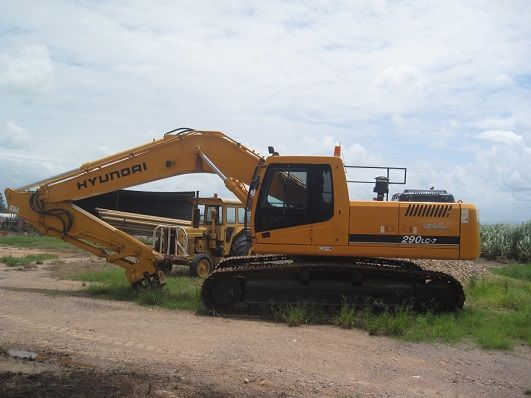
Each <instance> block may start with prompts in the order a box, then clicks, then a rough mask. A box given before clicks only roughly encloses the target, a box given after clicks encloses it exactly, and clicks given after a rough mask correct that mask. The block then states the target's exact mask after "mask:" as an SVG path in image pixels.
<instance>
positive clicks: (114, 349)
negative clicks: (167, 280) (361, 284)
mask: <svg viewBox="0 0 531 398" xmlns="http://www.w3.org/2000/svg"><path fill="white" fill-rule="evenodd" d="M22 252H23V251H22V250H20V249H11V248H5V247H4V248H0V255H2V256H3V255H8V254H13V255H21V254H27V253H26V252H27V250H26V252H25V253H22ZM60 254H61V260H60V261H59V264H58V265H51V264H50V263H45V264H43V265H38V266H35V267H29V268H26V269H23V270H19V269H15V268H9V267H6V266H4V265H3V264H0V396H2V397H4V396H6V397H27V396H42V397H63V396H64V397H100V396H106V397H119V396H120V397H121V396H128V397H129V396H131V397H145V396H153V397H192V396H194V397H195V396H199V397H240V396H243V397H247V396H249V397H251V396H252V397H288V396H301V397H322V396H330V397H365V396H377V397H515V396H516V397H518V396H524V395H525V394H526V391H528V389H529V388H530V387H531V383H530V381H529V380H530V377H529V376H530V374H531V372H530V371H531V366H530V364H531V349H529V347H527V346H520V347H518V348H517V349H516V350H514V351H512V352H500V351H484V350H479V349H477V348H474V347H473V346H471V345H470V344H460V345H457V346H448V345H442V344H426V343H407V342H403V341H399V340H394V339H390V338H386V337H381V336H369V335H368V334H367V333H365V332H362V331H359V330H343V329H340V328H337V327H333V326H303V327H297V328H289V327H288V326H286V325H284V324H276V323H272V322H266V321H260V320H252V319H235V318H217V317H204V316H197V315H195V314H193V313H190V312H185V311H168V310H163V309H153V308H148V307H142V306H139V305H137V304H134V303H129V302H118V301H107V300H101V299H95V298H91V297H89V296H88V295H87V294H86V293H84V292H83V283H82V282H78V281H70V280H64V279H60V277H61V276H64V275H66V274H67V273H69V272H70V271H71V270H87V269H95V268H98V267H100V266H101V262H100V260H98V259H96V258H87V257H81V256H79V255H76V256H74V257H70V256H68V255H66V254H65V253H60ZM51 262H54V260H52V261H51ZM55 262H57V261H55ZM52 269H53V271H54V272H53V273H52ZM12 349H19V350H29V351H32V352H34V353H36V354H37V357H36V358H35V359H33V360H28V359H19V358H13V357H12V356H10V355H8V350H12Z"/></svg>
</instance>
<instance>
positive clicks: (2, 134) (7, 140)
mask: <svg viewBox="0 0 531 398" xmlns="http://www.w3.org/2000/svg"><path fill="white" fill-rule="evenodd" d="M30 142H31V138H30V135H29V134H28V132H27V131H26V129H24V128H22V127H20V126H19V125H18V124H16V123H15V122H14V121H11V120H10V121H8V122H7V123H6V124H5V128H3V129H2V130H0V146H1V147H5V148H24V147H26V148H27V147H28V146H29V144H30Z"/></svg>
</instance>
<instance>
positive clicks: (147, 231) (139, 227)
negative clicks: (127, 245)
mask: <svg viewBox="0 0 531 398" xmlns="http://www.w3.org/2000/svg"><path fill="white" fill-rule="evenodd" d="M96 212H97V213H98V216H99V217H100V218H101V219H102V220H103V221H105V222H106V223H107V224H110V225H112V226H113V227H114V228H117V229H119V230H121V231H124V232H126V233H128V234H130V235H143V236H152V235H153V230H154V229H155V227H157V226H158V225H175V226H179V227H186V226H190V225H192V223H191V221H188V220H179V219H177V218H166V217H157V216H150V215H147V214H138V213H128V212H125V211H118V210H109V209H100V208H96Z"/></svg>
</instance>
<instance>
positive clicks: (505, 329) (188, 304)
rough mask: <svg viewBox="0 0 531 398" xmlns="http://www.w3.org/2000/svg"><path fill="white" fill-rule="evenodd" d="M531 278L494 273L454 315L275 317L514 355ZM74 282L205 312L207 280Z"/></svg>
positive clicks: (97, 276)
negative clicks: (152, 287) (161, 284)
mask: <svg viewBox="0 0 531 398" xmlns="http://www.w3.org/2000/svg"><path fill="white" fill-rule="evenodd" d="M530 274H531V264H527V265H521V264H516V265H509V266H505V267H500V268H495V269H494V270H493V271H492V272H491V273H490V274H489V275H488V276H487V277H485V278H483V279H480V280H472V281H471V282H470V283H469V285H468V286H467V287H466V288H465V293H466V297H467V301H466V304H465V308H464V309H463V310H461V311H458V312H453V313H442V314H434V313H429V312H428V313H416V312H414V311H411V310H410V309H408V308H400V309H398V310H395V311H393V312H389V311H381V312H378V313H375V312H371V311H370V310H368V309H364V308H355V307H352V306H350V305H346V304H345V305H343V306H342V307H341V308H340V309H339V310H338V311H337V312H335V313H331V312H325V311H323V310H322V309H320V308H319V307H316V306H312V305H308V304H301V305H294V304H289V305H275V306H272V317H273V319H274V320H275V321H278V322H283V323H286V324H288V325H289V326H290V327H291V326H299V325H305V324H316V323H317V324H323V323H325V324H335V325H337V326H339V327H342V328H349V329H350V328H358V329H362V330H366V331H367V332H368V333H369V334H371V335H384V336H392V337H396V338H400V339H403V340H406V341H415V342H420V341H427V342H444V343H458V342H461V341H472V342H474V343H475V344H476V345H477V346H479V347H481V348H484V349H497V350H509V349H513V348H514V347H515V346H516V345H518V344H527V345H531V280H530ZM73 279H77V280H84V281H90V282H98V283H95V284H91V285H90V286H88V287H87V291H88V292H89V294H91V295H94V296H97V297H104V298H110V299H117V300H128V301H135V302H137V303H139V304H142V305H149V306H158V307H162V308H167V309H184V310H192V311H196V312H199V313H204V312H205V310H204V308H203V307H202V304H201V300H200V297H199V292H200V288H201V283H202V280H201V279H198V278H187V277H182V278H168V283H167V285H166V286H165V288H164V289H163V290H160V291H140V292H137V291H134V290H133V289H131V287H130V285H129V283H128V281H127V279H126V277H125V272H124V271H123V270H122V269H121V268H118V267H116V268H115V267H113V268H109V269H106V270H103V271H98V272H90V273H85V274H79V275H76V276H75V277H73Z"/></svg>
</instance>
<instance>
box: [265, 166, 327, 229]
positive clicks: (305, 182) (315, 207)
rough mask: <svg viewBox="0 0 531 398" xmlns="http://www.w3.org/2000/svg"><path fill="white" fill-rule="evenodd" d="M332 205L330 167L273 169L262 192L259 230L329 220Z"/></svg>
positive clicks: (283, 167)
mask: <svg viewBox="0 0 531 398" xmlns="http://www.w3.org/2000/svg"><path fill="white" fill-rule="evenodd" d="M333 203H334V199H333V186H332V173H331V170H330V166H329V165H273V166H270V167H268V169H267V171H266V174H265V176H264V180H263V184H262V189H261V190H260V196H259V201H258V206H257V213H256V218H255V228H256V231H258V232H260V231H266V230H272V229H279V228H288V227H293V226H297V225H305V224H312V223H316V222H322V221H326V220H329V219H330V218H331V217H332V215H333V207H334V206H333Z"/></svg>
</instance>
